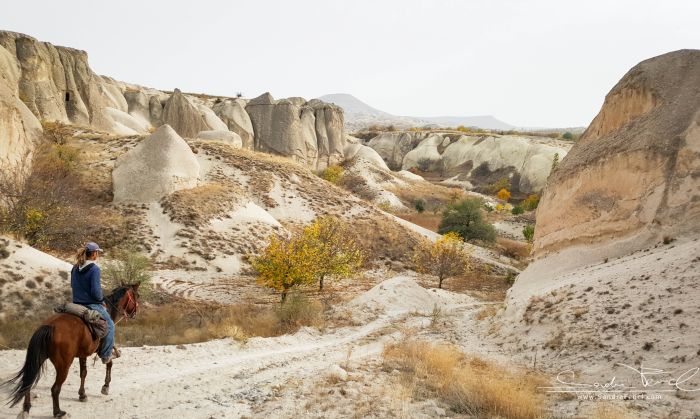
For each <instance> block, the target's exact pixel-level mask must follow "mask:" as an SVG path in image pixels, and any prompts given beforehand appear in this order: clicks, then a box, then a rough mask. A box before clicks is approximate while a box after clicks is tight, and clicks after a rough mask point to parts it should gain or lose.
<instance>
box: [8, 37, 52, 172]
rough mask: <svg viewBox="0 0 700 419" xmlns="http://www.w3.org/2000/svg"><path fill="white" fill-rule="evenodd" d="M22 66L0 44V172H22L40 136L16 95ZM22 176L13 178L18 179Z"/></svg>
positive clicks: (36, 125) (30, 116)
mask: <svg viewBox="0 0 700 419" xmlns="http://www.w3.org/2000/svg"><path fill="white" fill-rule="evenodd" d="M20 72H21V69H20V68H19V65H18V63H17V61H16V60H15V57H14V56H13V55H11V54H10V52H9V51H7V50H6V49H5V48H4V47H2V46H0V171H2V173H0V175H2V176H3V178H4V180H5V181H9V180H10V179H7V178H5V175H8V176H11V175H21V174H22V173H23V172H25V173H26V171H27V170H28V169H29V167H27V164H28V163H29V162H28V158H29V156H30V155H31V153H32V151H33V150H34V146H35V142H36V141H37V140H38V139H39V138H40V136H41V132H42V129H41V124H40V123H39V120H38V119H37V118H36V117H35V116H34V115H33V114H32V113H31V111H30V110H29V108H27V106H26V105H25V104H24V102H22V101H21V100H20V98H19V92H18V89H17V86H18V82H19V78H20ZM20 178H21V176H19V177H16V178H15V179H13V180H14V181H17V182H19V181H20V180H21V179H20Z"/></svg>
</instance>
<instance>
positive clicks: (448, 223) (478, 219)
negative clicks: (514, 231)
mask: <svg viewBox="0 0 700 419" xmlns="http://www.w3.org/2000/svg"><path fill="white" fill-rule="evenodd" d="M482 206H483V202H482V201H481V200H480V199H464V200H462V201H459V202H457V203H455V204H452V205H449V206H448V207H447V209H446V210H445V211H444V212H443V214H442V221H441V222H440V226H439V228H438V233H440V234H445V233H448V232H451V231H452V232H455V233H457V234H459V235H460V236H461V237H462V239H463V240H465V241H472V240H480V241H484V242H494V241H495V240H496V230H495V229H494V227H493V225H491V224H489V223H487V222H486V221H484V217H483V214H482V212H481V211H482V209H481V208H482Z"/></svg>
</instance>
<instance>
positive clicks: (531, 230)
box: [523, 224, 535, 243]
mask: <svg viewBox="0 0 700 419" xmlns="http://www.w3.org/2000/svg"><path fill="white" fill-rule="evenodd" d="M523 237H525V240H527V242H528V243H532V241H533V240H534V239H535V226H534V225H532V224H528V225H526V226H525V227H523Z"/></svg>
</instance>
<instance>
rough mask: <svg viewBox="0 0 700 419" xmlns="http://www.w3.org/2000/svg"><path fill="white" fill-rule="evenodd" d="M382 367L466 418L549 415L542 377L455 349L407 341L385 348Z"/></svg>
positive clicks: (520, 418) (517, 418) (524, 418)
mask: <svg viewBox="0 0 700 419" xmlns="http://www.w3.org/2000/svg"><path fill="white" fill-rule="evenodd" d="M382 358H383V364H384V368H385V369H386V370H388V371H392V370H398V371H400V372H401V374H402V377H401V378H402V379H401V380H400V382H401V383H405V385H406V386H407V387H410V388H412V391H413V392H419V393H423V394H428V395H430V397H436V398H438V399H439V400H441V401H442V402H444V403H447V404H448V405H449V407H450V409H451V410H452V411H454V412H455V413H463V414H466V416H468V417H480V418H481V417H489V418H491V417H501V418H512V419H535V418H541V417H546V405H545V402H546V399H545V398H544V397H543V395H542V394H540V393H538V390H537V389H538V388H539V387H541V386H545V385H547V384H546V383H547V381H546V380H545V379H543V378H542V377H541V376H539V375H536V374H533V373H531V372H528V371H523V370H519V369H514V368H506V367H501V366H498V365H496V364H493V363H491V362H488V361H485V360H483V359H480V358H476V357H471V356H467V355H465V354H464V353H462V352H461V351H460V350H459V349H458V348H457V347H455V346H454V345H446V344H441V345H434V344H431V343H428V342H425V341H417V340H409V339H406V340H403V341H401V342H398V343H393V344H390V345H387V346H386V347H385V348H384V352H383V354H382Z"/></svg>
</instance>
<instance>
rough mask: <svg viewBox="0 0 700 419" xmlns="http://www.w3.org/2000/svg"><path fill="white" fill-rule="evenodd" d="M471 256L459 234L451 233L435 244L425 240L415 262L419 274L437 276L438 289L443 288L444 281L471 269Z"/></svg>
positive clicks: (416, 254)
mask: <svg viewBox="0 0 700 419" xmlns="http://www.w3.org/2000/svg"><path fill="white" fill-rule="evenodd" d="M469 254H470V252H469V251H468V250H466V249H465V248H464V242H463V241H462V239H461V238H460V236H459V234H457V233H455V232H449V233H447V234H445V235H443V236H442V237H440V238H439V239H437V240H436V241H435V243H432V242H430V241H428V240H424V241H423V243H421V244H420V245H419V246H418V249H417V250H416V253H415V255H414V262H415V264H416V269H417V270H418V272H421V273H424V274H429V275H434V276H436V277H437V278H438V288H442V281H444V280H445V279H447V278H450V277H453V276H455V275H459V274H461V273H463V272H465V271H466V270H468V269H469Z"/></svg>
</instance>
